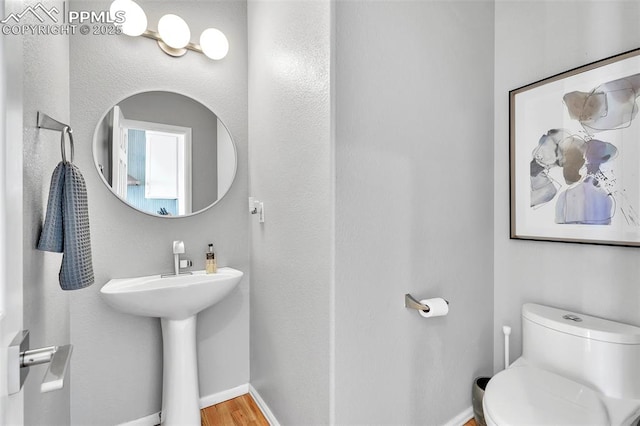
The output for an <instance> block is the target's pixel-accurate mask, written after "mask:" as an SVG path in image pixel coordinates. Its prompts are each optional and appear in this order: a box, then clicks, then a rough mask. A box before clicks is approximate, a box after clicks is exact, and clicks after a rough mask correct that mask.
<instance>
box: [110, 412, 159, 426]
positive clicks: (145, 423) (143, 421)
mask: <svg viewBox="0 0 640 426" xmlns="http://www.w3.org/2000/svg"><path fill="white" fill-rule="evenodd" d="M158 424H160V411H158V412H157V413H153V414H149V415H148V416H146V417H141V418H139V419H136V420H131V421H130V422H125V423H120V424H118V426H155V425H158Z"/></svg>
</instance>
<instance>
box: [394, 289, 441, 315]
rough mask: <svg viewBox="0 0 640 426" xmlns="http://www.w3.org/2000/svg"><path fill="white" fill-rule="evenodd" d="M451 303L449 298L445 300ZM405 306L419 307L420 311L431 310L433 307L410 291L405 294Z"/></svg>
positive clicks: (410, 307)
mask: <svg viewBox="0 0 640 426" xmlns="http://www.w3.org/2000/svg"><path fill="white" fill-rule="evenodd" d="M444 301H445V302H447V305H448V304H449V301H448V300H446V299H445V300H444ZM404 307H405V308H409V309H417V310H418V311H424V312H429V311H430V310H431V308H430V307H429V306H427V305H425V304H423V303H420V302H418V301H417V300H416V299H415V298H414V297H413V296H412V295H410V294H409V293H407V294H405V295H404Z"/></svg>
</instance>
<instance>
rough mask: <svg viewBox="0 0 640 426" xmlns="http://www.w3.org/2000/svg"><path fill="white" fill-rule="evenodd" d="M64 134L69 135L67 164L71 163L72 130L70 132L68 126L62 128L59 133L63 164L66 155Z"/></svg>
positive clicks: (65, 160)
mask: <svg viewBox="0 0 640 426" xmlns="http://www.w3.org/2000/svg"><path fill="white" fill-rule="evenodd" d="M65 133H66V134H68V135H69V146H70V147H71V161H69V162H70V163H73V130H71V127H69V126H64V129H62V132H61V133H60V151H61V152H62V161H63V162H65V163H66V162H67V153H66V150H65V143H64V134H65Z"/></svg>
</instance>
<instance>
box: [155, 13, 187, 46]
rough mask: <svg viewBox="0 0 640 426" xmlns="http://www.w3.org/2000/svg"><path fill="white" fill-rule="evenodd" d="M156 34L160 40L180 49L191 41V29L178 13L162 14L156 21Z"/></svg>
mask: <svg viewBox="0 0 640 426" xmlns="http://www.w3.org/2000/svg"><path fill="white" fill-rule="evenodd" d="M158 34H160V38H162V41H163V42H165V43H166V44H167V46H169V47H173V48H174V49H182V48H183V47H185V46H186V45H187V44H189V42H190V41H191V30H190V29H189V26H188V25H187V23H186V22H185V21H184V19H182V18H181V17H179V16H178V15H172V14H168V15H164V16H163V17H162V18H160V21H158Z"/></svg>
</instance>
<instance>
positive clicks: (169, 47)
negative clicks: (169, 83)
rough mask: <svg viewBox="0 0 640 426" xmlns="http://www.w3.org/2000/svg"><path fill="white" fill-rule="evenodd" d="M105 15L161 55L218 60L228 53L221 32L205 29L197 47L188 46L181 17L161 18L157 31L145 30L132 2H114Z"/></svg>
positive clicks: (188, 34)
mask: <svg viewBox="0 0 640 426" xmlns="http://www.w3.org/2000/svg"><path fill="white" fill-rule="evenodd" d="M109 12H110V14H111V16H112V17H119V19H121V20H122V23H121V25H122V32H123V33H124V34H126V35H129V36H132V37H136V36H142V37H146V38H150V39H152V40H155V41H156V42H157V43H158V46H159V47H160V49H162V51H163V52H164V53H166V54H167V55H170V56H173V57H180V56H183V55H184V54H185V53H187V50H191V51H194V52H198V53H202V54H203V55H205V56H207V57H209V58H211V59H214V60H220V59H222V58H224V57H225V56H226V55H227V53H228V52H229V41H228V40H227V37H226V36H225V35H224V34H223V33H222V31H220V30H218V29H216V28H207V29H206V30H204V31H203V32H202V34H201V35H200V44H196V43H193V42H191V30H190V29H189V26H188V25H187V23H186V22H185V21H184V19H182V18H181V17H179V16H177V15H173V14H167V15H164V16H163V17H162V18H160V20H159V21H158V30H157V31H153V30H150V29H148V28H147V15H146V14H145V13H144V10H143V9H142V7H140V5H138V4H137V3H136V2H135V1H133V0H114V1H113V3H111V7H110V9H109Z"/></svg>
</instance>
